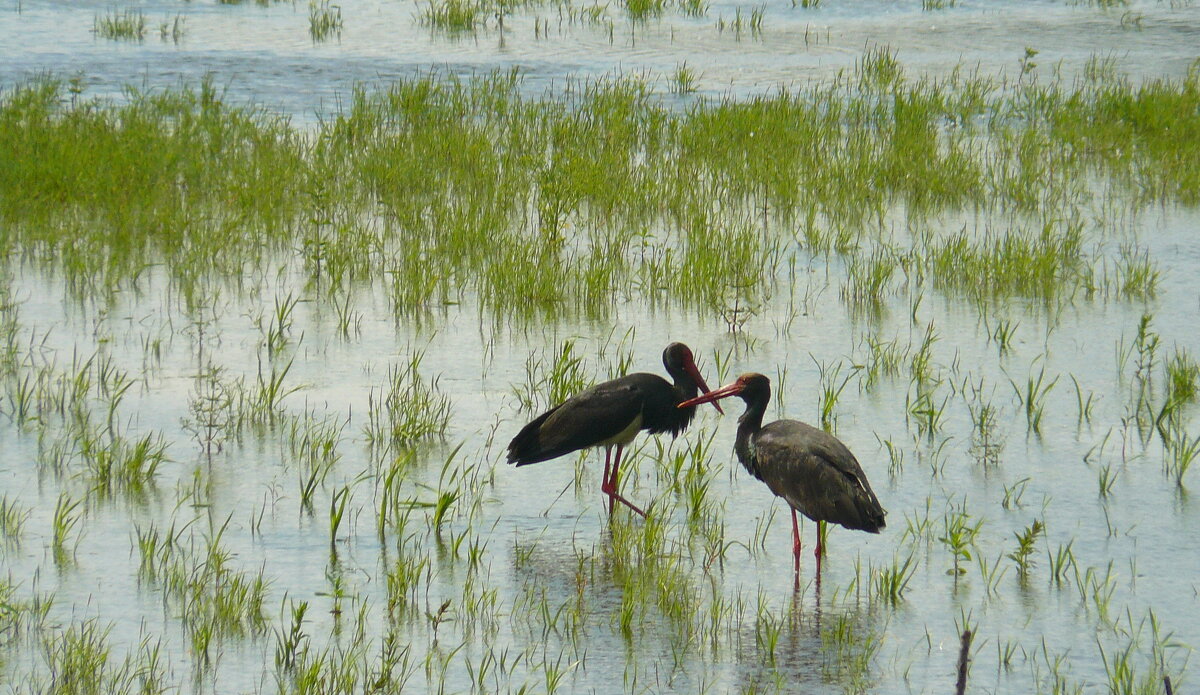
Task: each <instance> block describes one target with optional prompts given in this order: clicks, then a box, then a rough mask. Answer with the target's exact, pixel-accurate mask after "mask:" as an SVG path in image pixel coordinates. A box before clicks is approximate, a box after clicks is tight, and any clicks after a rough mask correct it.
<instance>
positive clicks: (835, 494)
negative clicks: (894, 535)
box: [754, 420, 886, 533]
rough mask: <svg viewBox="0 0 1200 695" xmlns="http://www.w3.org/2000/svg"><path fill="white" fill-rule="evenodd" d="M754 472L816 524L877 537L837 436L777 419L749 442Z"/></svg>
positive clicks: (861, 476)
mask: <svg viewBox="0 0 1200 695" xmlns="http://www.w3.org/2000/svg"><path fill="white" fill-rule="evenodd" d="M754 452H755V457H756V459H757V460H756V463H757V466H758V472H759V473H760V474H761V477H762V479H763V482H765V483H766V484H767V485H768V486H769V487H770V488H771V491H772V492H774V493H775V494H776V495H779V496H780V497H782V498H784V499H785V500H787V502H788V504H790V505H791V506H792V507H794V508H795V509H796V510H798V511H799V512H801V513H802V514H804V515H805V516H807V517H809V518H810V519H814V520H816V521H828V522H832V523H835V524H840V525H842V526H845V527H846V528H851V529H859V530H863V531H870V532H872V533H878V532H879V530H880V529H882V528H883V527H884V526H885V521H884V515H885V514H886V512H885V511H884V510H883V507H882V506H880V504H879V500H878V499H877V498H876V497H875V492H874V491H873V490H872V489H871V484H870V483H869V482H867V476H866V474H865V473H863V470H862V466H860V465H859V464H858V460H857V459H856V458H854V454H852V453H850V450H849V449H847V448H846V445H845V444H843V443H842V442H841V441H840V440H838V438H837V437H834V436H833V435H831V434H829V433H828V432H825V431H823V430H819V429H816V428H815V427H810V426H809V425H806V424H804V423H803V422H797V421H795V420H777V421H776V422H772V423H771V424H769V425H767V426H765V427H763V428H762V429H761V430H759V432H758V433H757V435H756V436H755V438H754Z"/></svg>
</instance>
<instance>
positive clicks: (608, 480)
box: [602, 444, 646, 517]
mask: <svg viewBox="0 0 1200 695" xmlns="http://www.w3.org/2000/svg"><path fill="white" fill-rule="evenodd" d="M624 448H625V447H624V446H622V445H620V444H618V445H617V457H616V459H614V460H613V466H612V476H611V477H610V476H609V472H608V467H607V466H606V467H605V469H604V485H603V487H602V489H603V491H604V493H605V494H606V495H608V513H609V514H612V513H613V509H614V508H615V507H616V503H617V502H620V503H621V504H623V505H625V506H626V507H629V508H630V509H632V510H633V511H635V512H637V513H638V514H640V515H641V516H643V517H644V516H646V512H643V511H642V510H641V509H638V508H637V506H636V505H635V504H633V503H632V502H630V501H629V500H627V499H625V498H624V497H622V496H621V495H620V493H618V492H617V481H618V477H617V476H618V474H619V471H620V468H621V451H622V450H624Z"/></svg>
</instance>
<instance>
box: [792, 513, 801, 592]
mask: <svg viewBox="0 0 1200 695" xmlns="http://www.w3.org/2000/svg"><path fill="white" fill-rule="evenodd" d="M792 558H793V560H795V566H796V574H797V581H799V574H800V522H799V521H798V520H797V519H796V510H795V509H793V510H792Z"/></svg>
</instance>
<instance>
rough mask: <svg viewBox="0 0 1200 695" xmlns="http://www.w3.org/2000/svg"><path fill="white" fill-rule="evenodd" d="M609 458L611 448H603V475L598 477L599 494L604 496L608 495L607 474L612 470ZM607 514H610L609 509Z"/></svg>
mask: <svg viewBox="0 0 1200 695" xmlns="http://www.w3.org/2000/svg"><path fill="white" fill-rule="evenodd" d="M611 458H612V447H611V446H606V447H604V475H603V476H601V477H600V492H603V493H604V494H606V495H607V494H608V472H609V471H610V470H611V469H612V465H611V462H610V459H611ZM608 512H609V514H611V513H612V509H611V508H610V509H609V510H608Z"/></svg>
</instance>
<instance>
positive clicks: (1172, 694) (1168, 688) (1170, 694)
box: [1163, 676, 1175, 695]
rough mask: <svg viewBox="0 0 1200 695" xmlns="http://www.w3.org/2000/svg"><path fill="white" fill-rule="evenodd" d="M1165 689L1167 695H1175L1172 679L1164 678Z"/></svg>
mask: <svg viewBox="0 0 1200 695" xmlns="http://www.w3.org/2000/svg"><path fill="white" fill-rule="evenodd" d="M1163 689H1164V690H1166V691H1167V695H1175V688H1173V687H1171V677H1170V676H1163Z"/></svg>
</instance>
